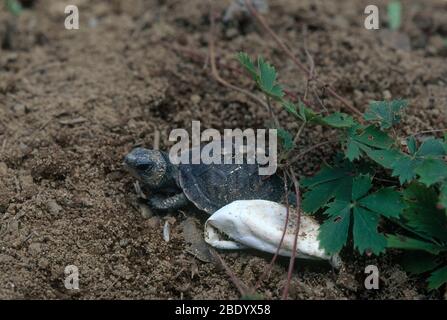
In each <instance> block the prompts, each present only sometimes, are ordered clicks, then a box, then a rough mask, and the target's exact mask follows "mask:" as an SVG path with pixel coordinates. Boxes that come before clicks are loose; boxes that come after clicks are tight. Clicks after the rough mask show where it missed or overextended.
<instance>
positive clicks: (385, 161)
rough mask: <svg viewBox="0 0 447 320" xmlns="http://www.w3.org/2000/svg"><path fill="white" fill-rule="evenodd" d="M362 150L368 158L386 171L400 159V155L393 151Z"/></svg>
mask: <svg viewBox="0 0 447 320" xmlns="http://www.w3.org/2000/svg"><path fill="white" fill-rule="evenodd" d="M362 150H363V151H365V153H366V154H367V156H368V157H369V158H371V159H372V160H374V161H375V162H377V163H378V164H380V165H381V166H382V167H384V168H387V169H391V168H392V165H393V164H394V163H395V162H396V161H397V160H398V159H400V158H401V157H402V153H401V152H399V151H398V150H395V149H390V150H382V149H368V148H365V147H363V148H362Z"/></svg>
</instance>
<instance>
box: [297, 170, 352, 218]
mask: <svg viewBox="0 0 447 320" xmlns="http://www.w3.org/2000/svg"><path fill="white" fill-rule="evenodd" d="M352 170H353V168H352V166H351V165H349V164H348V163H343V164H342V165H341V166H339V167H334V168H329V167H323V168H322V169H321V171H320V172H319V173H318V174H316V175H315V176H314V177H312V178H307V179H304V180H302V181H301V185H302V186H303V187H307V188H308V189H309V190H308V191H307V192H305V193H304V195H303V201H302V207H303V210H304V211H305V212H308V213H314V212H316V211H317V210H319V209H321V208H324V207H325V205H326V204H327V203H328V202H329V201H330V200H331V199H333V198H334V197H335V196H336V195H337V194H339V195H342V194H346V193H348V194H349V197H350V195H351V186H352V181H353V177H352ZM349 200H350V199H348V201H349Z"/></svg>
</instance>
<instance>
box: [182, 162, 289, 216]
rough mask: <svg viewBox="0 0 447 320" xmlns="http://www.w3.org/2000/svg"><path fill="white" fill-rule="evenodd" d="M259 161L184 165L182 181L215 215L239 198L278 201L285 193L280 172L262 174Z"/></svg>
mask: <svg viewBox="0 0 447 320" xmlns="http://www.w3.org/2000/svg"><path fill="white" fill-rule="evenodd" d="M258 169H259V166H258V165H257V164H247V163H245V161H244V163H243V164H223V161H222V164H213V163H212V164H204V163H200V164H180V165H179V184H180V187H181V188H182V190H183V192H184V193H185V195H186V197H187V198H188V199H189V200H190V201H191V202H192V203H194V204H195V205H196V206H197V207H198V208H199V209H201V210H203V211H205V212H207V213H209V214H212V213H214V212H215V211H217V210H218V209H220V208H222V207H223V206H225V205H227V204H229V203H231V202H233V201H236V200H255V199H262V200H270V201H275V202H278V201H280V200H281V198H282V196H283V194H284V186H283V182H282V179H281V178H280V177H279V176H277V175H276V174H274V175H272V176H263V175H259V172H258Z"/></svg>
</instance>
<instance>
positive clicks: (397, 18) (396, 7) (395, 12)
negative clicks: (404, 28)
mask: <svg viewBox="0 0 447 320" xmlns="http://www.w3.org/2000/svg"><path fill="white" fill-rule="evenodd" d="M388 23H389V27H390V29H391V30H393V31H396V30H398V29H399V28H400V25H401V23H402V5H401V3H400V1H398V0H394V1H391V2H390V3H389V4H388Z"/></svg>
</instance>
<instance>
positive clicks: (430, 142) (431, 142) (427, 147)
mask: <svg viewBox="0 0 447 320" xmlns="http://www.w3.org/2000/svg"><path fill="white" fill-rule="evenodd" d="M445 155H447V151H446V150H445V148H444V144H443V142H442V141H441V140H439V139H435V138H429V139H427V140H425V141H424V142H423V143H422V145H421V147H420V148H419V150H418V151H417V153H416V156H418V157H428V156H433V157H442V156H445Z"/></svg>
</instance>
